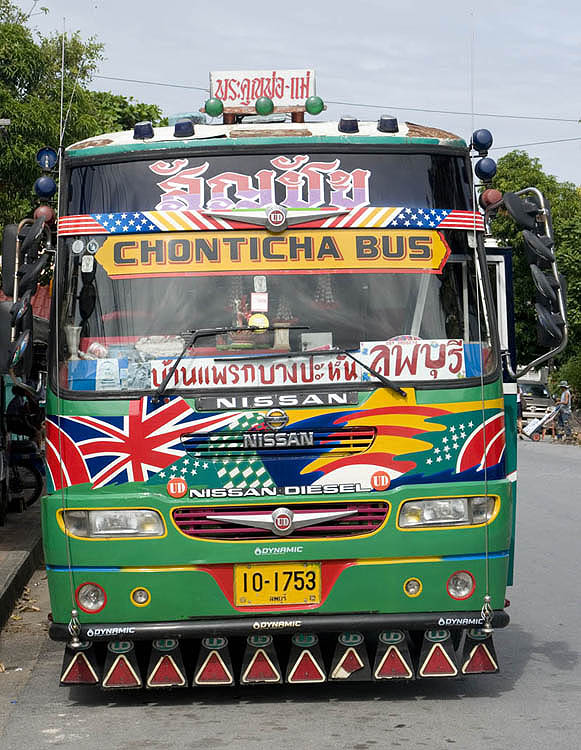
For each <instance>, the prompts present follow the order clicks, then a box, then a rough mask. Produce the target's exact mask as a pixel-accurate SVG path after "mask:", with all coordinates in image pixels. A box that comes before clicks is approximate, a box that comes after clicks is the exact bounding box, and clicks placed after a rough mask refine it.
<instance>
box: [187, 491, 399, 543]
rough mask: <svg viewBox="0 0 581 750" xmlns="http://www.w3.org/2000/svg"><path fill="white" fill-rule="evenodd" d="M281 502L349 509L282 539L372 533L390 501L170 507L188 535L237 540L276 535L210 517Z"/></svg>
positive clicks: (313, 508) (267, 507)
mask: <svg viewBox="0 0 581 750" xmlns="http://www.w3.org/2000/svg"><path fill="white" fill-rule="evenodd" d="M282 506H285V507H288V508H290V509H292V510H293V512H295V513H296V512H297V511H301V510H304V511H324V512H326V513H327V512H329V513H332V512H334V511H336V512H345V511H347V512H349V513H350V515H349V516H347V517H345V518H339V519H334V520H332V521H324V522H318V523H314V524H313V525H312V526H306V527H303V528H299V529H295V531H293V532H292V533H291V534H289V535H288V536H285V537H284V539H292V538H293V537H301V538H312V539H328V538H337V537H350V536H359V535H362V534H372V533H373V532H374V531H377V529H378V528H379V527H380V526H381V525H382V524H383V522H384V521H385V519H386V518H387V515H388V513H389V503H386V502H337V503H316V504H315V503H287V504H286V505H285V503H284V500H283V499H282V498H281V502H280V503H277V504H268V505H263V504H259V505H244V506H241V505H222V506H217V505H212V506H203V507H194V506H188V507H184V506H182V507H179V508H174V510H173V511H172V515H173V520H174V522H175V524H176V526H177V527H178V529H179V530H180V531H181V532H182V533H184V534H186V535H187V536H190V537H196V538H198V539H208V540H213V539H219V540H221V541H227V540H231V541H240V540H248V541H253V540H258V539H278V540H279V541H280V540H281V539H282V538H283V537H280V536H276V535H275V534H274V533H273V532H271V531H269V530H267V529H259V528H256V527H253V526H240V525H238V524H234V523H230V522H228V521H218V520H215V519H210V518H208V516H209V515H210V516H214V515H219V514H226V513H236V515H237V516H244V515H248V516H252V515H254V514H256V513H261V512H269V513H271V512H272V511H274V510H276V509H277V508H280V507H282Z"/></svg>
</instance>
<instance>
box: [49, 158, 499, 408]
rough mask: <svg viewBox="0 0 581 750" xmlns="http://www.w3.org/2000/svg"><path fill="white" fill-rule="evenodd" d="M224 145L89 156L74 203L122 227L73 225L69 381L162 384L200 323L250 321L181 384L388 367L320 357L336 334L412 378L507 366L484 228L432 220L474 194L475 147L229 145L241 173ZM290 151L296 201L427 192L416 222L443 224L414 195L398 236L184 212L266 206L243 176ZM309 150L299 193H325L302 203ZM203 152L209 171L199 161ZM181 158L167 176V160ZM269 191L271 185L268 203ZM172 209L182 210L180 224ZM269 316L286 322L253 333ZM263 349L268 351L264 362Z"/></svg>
mask: <svg viewBox="0 0 581 750" xmlns="http://www.w3.org/2000/svg"><path fill="white" fill-rule="evenodd" d="M224 158H225V157H213V158H212V159H205V160H200V159H198V160H193V159H190V160H189V161H188V160H187V159H182V160H181V161H180V160H173V161H164V162H160V161H153V162H143V161H135V162H129V163H123V164H106V165H98V166H83V167H78V168H76V169H74V170H73V171H72V175H71V178H70V186H71V189H70V205H69V212H70V215H76V214H82V215H88V214H90V215H91V216H92V217H94V218H93V219H92V220H93V221H100V222H101V224H102V225H105V224H107V225H108V224H113V225H114V230H115V232H116V233H115V234H113V235H109V236H107V235H106V234H105V233H102V234H97V233H96V234H94V235H86V234H85V235H83V236H82V237H81V236H75V235H70V236H68V237H66V238H65V239H64V241H63V243H62V246H61V251H62V254H61V257H62V258H64V262H62V264H61V274H60V279H59V281H60V304H59V310H60V316H61V326H60V329H59V330H62V331H64V336H61V341H60V347H59V382H60V385H61V387H63V388H65V389H68V390H72V391H78V392H79V395H81V394H82V393H87V395H88V397H90V396H91V395H92V394H94V393H95V392H105V393H107V392H109V393H123V392H126V393H129V392H131V393H135V392H148V391H154V390H155V389H156V388H157V387H159V385H160V383H161V382H162V381H163V378H164V376H165V374H166V373H167V371H168V368H169V367H170V366H171V363H172V361H173V360H174V359H175V358H176V357H177V356H178V355H179V354H180V353H181V351H182V349H183V347H184V344H185V341H186V340H187V338H188V332H190V331H193V330H197V329H200V328H216V327H237V328H247V329H248V330H242V331H233V332H229V333H225V334H222V335H218V336H214V337H204V338H203V339H200V340H198V341H197V342H196V345H195V348H193V349H191V350H190V351H188V352H187V353H186V355H185V357H184V358H183V361H182V362H180V366H179V367H178V368H177V370H176V374H175V377H174V378H172V381H171V382H170V383H169V384H168V390H169V391H171V390H172V389H179V390H186V391H194V392H198V391H206V390H215V389H228V390H239V389H248V388H265V387H277V386H278V387H280V386H285V387H294V386H301V387H304V386H315V385H316V386H317V387H319V386H330V385H333V384H345V383H350V382H353V383H359V384H362V383H365V382H366V381H369V383H372V382H373V378H372V377H371V376H369V373H368V372H366V371H365V369H364V368H361V367H358V365H357V364H356V363H355V362H353V361H351V360H348V359H347V358H345V357H344V356H341V355H340V354H332V353H331V351H330V354H329V357H314V356H313V355H312V353H313V352H322V351H325V350H334V349H348V350H350V351H353V352H358V356H360V357H362V358H363V360H364V361H365V363H366V364H367V365H369V366H371V367H373V368H374V369H375V370H376V371H377V372H379V373H381V374H383V375H385V376H386V377H388V378H392V379H395V380H397V381H399V382H403V383H405V382H408V381H409V382H433V381H435V380H438V381H443V382H445V381H457V380H458V379H464V378H470V377H476V376H479V375H488V374H490V373H491V372H493V371H494V370H495V368H496V355H495V353H494V351H493V347H492V336H491V331H490V329H489V317H490V316H489V314H488V311H487V306H486V300H485V298H484V290H483V285H482V283H479V278H480V277H479V272H478V269H477V268H476V267H475V263H474V250H473V249H471V248H470V246H469V236H468V234H469V233H468V232H467V231H466V230H463V229H458V228H454V229H445V230H441V231H437V232H436V231H433V230H432V229H431V227H430V220H431V221H432V225H434V226H435V225H436V222H435V220H437V219H438V218H439V217H441V216H443V215H444V212H443V211H442V210H441V209H442V208H443V206H444V205H447V207H448V209H460V210H466V209H467V208H468V203H467V193H466V190H465V188H464V185H465V181H464V179H463V178H464V166H463V160H462V159H460V158H455V157H446V158H444V157H442V156H437V157H436V156H435V155H420V154H418V155H416V157H415V158H414V157H413V156H412V157H411V161H410V156H409V155H408V156H406V161H405V164H406V165H408V170H407V171H405V170H404V169H403V165H404V160H403V158H402V157H401V156H400V155H397V154H383V155H381V158H379V157H378V155H373V156H372V155H368V154H363V155H361V154H359V155H358V156H357V159H356V160H355V157H354V156H353V155H349V154H345V155H341V159H339V158H337V157H336V156H335V157H333V156H332V155H331V154H317V155H316V160H317V161H316V162H315V161H314V159H315V156H312V160H311V161H310V162H309V161H308V157H305V156H301V157H298V156H285V157H277V158H276V159H272V158H270V157H268V156H263V157H261V158H259V157H256V156H254V157H249V156H243V157H236V158H229V160H228V165H229V167H230V171H228V172H227V173H226V172H224V166H225V163H224V161H223V159H224ZM220 160H222V161H220ZM299 160H302V161H300V162H299ZM305 160H307V161H305ZM178 161H179V163H177V162H178ZM200 162H202V163H201V164H200ZM410 163H411V164H412V168H411V171H410V169H409V164H410ZM273 164H274V165H275V166H276V168H277V169H279V170H282V171H283V174H282V175H278V177H276V178H274V177H273V185H272V191H273V192H272V195H271V196H270V197H271V198H273V199H274V200H275V201H277V202H278V203H277V204H278V205H281V206H285V207H286V208H287V210H288V211H289V215H290V214H291V212H292V211H293V210H295V211H297V210H308V206H309V205H310V206H311V207H313V208H318V207H319V206H320V205H321V204H322V205H323V206H324V207H325V208H327V207H334V208H336V209H338V210H341V211H343V212H345V213H347V212H348V211H350V210H352V209H351V208H350V207H349V206H348V205H347V202H348V200H354V199H355V198H354V195H355V189H356V183H358V184H359V186H360V188H361V190H362V191H363V193H362V194H361V195H360V196H359V197H358V200H359V199H364V200H365V201H366V202H367V203H371V205H374V206H382V207H383V211H384V214H385V215H386V216H387V215H388V214H387V213H386V212H388V211H389V210H392V211H393V210H395V209H390V208H389V207H394V206H395V207H402V206H405V205H406V204H407V205H408V206H409V205H416V206H417V205H421V206H423V207H424V208H422V209H417V210H416V212H415V214H414V211H413V210H412V209H406V210H408V211H409V214H408V215H409V217H410V219H411V217H412V216H413V218H414V220H415V221H416V223H415V224H412V227H413V229H418V228H420V227H421V226H422V224H421V223H419V222H420V220H424V217H425V226H426V227H427V229H426V230H425V231H424V230H422V231H421V232H419V233H418V232H415V234H414V232H413V231H410V230H408V228H407V226H406V220H407V218H406V217H407V216H408V215H406V214H405V211H403V209H402V213H401V219H400V222H399V225H398V224H397V223H394V224H393V225H391V226H394V227H397V226H399V227H401V229H398V230H397V232H396V231H395V230H392V232H391V233H389V234H388V233H384V234H381V233H377V231H374V230H373V229H371V230H367V229H366V230H365V232H362V231H361V230H357V229H352V228H350V227H349V226H347V227H337V228H333V229H326V228H324V227H323V228H321V227H320V226H319V227H317V228H316V229H313V230H309V229H305V228H301V229H297V230H293V228H292V227H290V228H288V230H287V232H286V233H285V234H277V235H273V236H272V235H270V234H269V233H268V232H266V231H256V230H255V228H254V229H250V227H248V226H245V225H244V224H239V225H236V226H235V230H236V231H234V232H233V231H232V228H231V227H230V228H229V229H230V231H222V232H220V231H216V230H217V229H218V227H213V231H200V227H195V228H196V229H197V230H198V231H193V232H188V231H183V230H184V229H185V228H186V227H185V226H184V223H183V222H184V221H185V220H186V218H187V217H194V218H195V217H196V216H198V214H197V213H194V211H197V210H198V209H200V208H201V209H203V210H205V211H207V212H208V213H207V214H203V216H211V215H212V212H214V213H215V214H218V213H219V211H220V210H231V209H232V208H235V209H238V210H240V204H242V206H243V208H244V207H245V208H246V210H250V205H249V204H251V203H252V201H256V200H257V198H256V195H254V194H251V191H250V188H249V186H248V185H246V187H247V188H248V189H247V190H246V192H244V191H242V189H241V179H240V178H241V175H243V174H246V175H247V174H249V173H251V174H253V182H252V184H258V183H260V182H261V181H262V183H263V184H266V183H267V179H266V177H265V175H264V174H260V173H261V172H265V171H268V170H267V169H261V167H266V166H269V165H270V166H271V167H272V166H273ZM305 164H307V166H309V165H310V167H311V168H312V171H311V173H310V177H309V178H307V177H305V176H304V174H303V178H304V179H303V183H304V184H303V185H302V188H301V190H300V191H299V192H300V200H301V201H302V204H308V205H301V206H300V207H297V206H296V205H295V206H293V205H292V204H293V202H294V203H295V204H296V203H297V200H296V198H297V194H293V193H292V190H291V187H292V184H293V179H294V176H296V174H297V170H298V167H299V166H300V167H301V169H302V171H303V172H304V170H305ZM293 165H294V167H293ZM329 165H330V166H329ZM338 166H340V167H341V169H340V170H339V169H338ZM202 167H204V169H203V173H204V176H203V179H202V177H200V174H199V173H195V174H194V172H195V170H198V172H199V170H200V169H201V168H202ZM283 167H286V168H287V169H286V172H284V170H283ZM291 167H293V169H294V171H293V169H291ZM234 168H236V169H237V170H239V171H237V172H234ZM176 170H177V171H176ZM188 170H189V171H190V174H189V176H188V175H186V176H185V177H184V172H186V171H188ZM220 170H222V171H220ZM325 170H326V171H325ZM348 170H349V171H348ZM172 171H173V172H174V173H175V174H174V175H173V176H171V175H170V177H165V179H163V177H164V175H163V174H162V173H164V172H165V174H166V175H167V174H168V173H170V172H172ZM270 171H271V172H273V174H274V172H275V170H272V169H271V170H270ZM338 171H340V172H341V175H339V176H337V174H336V173H337V172H338ZM356 173H357V174H356ZM362 173H365V174H364V175H363V176H362ZM208 175H210V176H208ZM225 175H227V177H226V176H225ZM291 175H294V176H293V177H292V178H291ZM313 175H315V176H314V177H313ZM332 175H335V182H333V181H332V180H331V179H330V176H332ZM345 175H348V176H349V175H350V177H345ZM382 175H383V177H384V179H381V176H382ZM271 176H272V175H271ZM283 177H284V178H285V179H284V180H283V179H282V178H283ZM315 177H316V178H317V179H318V178H320V180H319V182H318V183H317V179H315ZM339 177H341V179H342V180H343V181H345V180H347V181H348V182H349V180H350V189H349V190H342V191H341V190H339V188H338V186H339V185H340V179H339ZM323 178H324V179H323ZM196 180H202V182H198V183H196ZM309 180H310V182H309ZM257 181H258V182H257ZM295 182H296V181H295ZM218 183H219V187H216V186H217V185H218ZM307 183H309V184H308V185H307ZM184 184H185V185H186V187H187V190H186V189H183V188H184ZM316 184H318V185H319V187H320V191H319V194H318V200H315V199H314V197H313V190H314V186H316ZM194 188H196V190H194ZM140 191H141V192H140ZM148 191H149V192H148ZM196 191H197V192H196ZM281 191H282V192H281ZM241 195H245V196H246V197H245V198H242V197H241ZM292 196H294V197H292ZM267 197H268V196H267ZM315 197H316V196H315ZM266 200H267V198H266V197H264V196H262V198H260V203H261V204H263V203H264V202H265V201H266ZM196 201H197V203H196ZM252 205H254V207H255V208H256V207H257V204H256V203H254V204H252ZM399 210H400V209H398V211H399ZM178 211H181V212H183V213H182V214H181V215H178ZM103 212H108V213H107V214H105V215H104V214H103ZM430 212H431V215H430ZM180 216H181V217H183V218H179V217H180ZM162 220H163V221H165V222H173V225H172V226H166V227H163V226H161V225H160V222H161V221H162ZM215 221H218V219H215ZM146 222H148V223H147V225H146ZM152 222H156V223H155V225H154V224H152ZM180 222H181V223H180ZM409 223H410V222H409V221H408V225H409ZM115 225H117V226H115ZM371 226H373V225H371ZM107 228H108V227H105V229H107ZM192 228H194V227H192ZM145 229H147V230H148V231H147V233H145ZM154 230H156V231H154ZM158 230H159V231H158ZM264 326H270V328H273V329H275V330H268V331H256V330H250V328H257V327H258V328H260V327H264ZM288 352H304V355H305V356H304V361H302V358H300V359H299V360H298V361H297V360H296V359H293V360H292V361H291V360H289V359H288V357H287V358H286V360H285V354H287V353H288ZM250 354H252V355H253V356H252V357H250V356H249V355H250ZM264 354H268V355H269V356H268V358H264V361H263V362H262V363H261V362H260V357H261V355H264ZM277 354H280V359H277V358H276V357H275V356H274V355H277Z"/></svg>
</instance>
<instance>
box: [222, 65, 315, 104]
mask: <svg viewBox="0 0 581 750" xmlns="http://www.w3.org/2000/svg"><path fill="white" fill-rule="evenodd" d="M314 95H315V71H314V70H242V71H241V70H220V71H212V72H211V73H210V96H211V97H216V98H217V99H220V100H221V101H222V103H223V105H224V111H225V112H232V113H234V114H255V112H256V110H255V108H254V105H255V103H256V100H257V99H259V98H260V97H261V96H267V97H268V98H269V99H272V101H273V103H274V111H275V112H304V110H305V101H306V100H307V99H308V98H309V96H314Z"/></svg>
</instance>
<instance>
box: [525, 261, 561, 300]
mask: <svg viewBox="0 0 581 750" xmlns="http://www.w3.org/2000/svg"><path fill="white" fill-rule="evenodd" d="M531 274H532V276H533V281H534V283H535V286H536V288H537V291H538V293H539V294H540V295H541V297H544V298H545V299H546V300H548V301H549V302H553V303H554V302H556V301H557V295H556V294H555V289H556V288H558V287H559V284H558V282H556V281H555V279H551V278H550V277H549V276H547V275H546V274H544V273H543V272H542V271H541V269H540V268H539V267H538V266H535V265H531Z"/></svg>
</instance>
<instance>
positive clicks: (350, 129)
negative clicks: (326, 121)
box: [338, 115, 359, 133]
mask: <svg viewBox="0 0 581 750" xmlns="http://www.w3.org/2000/svg"><path fill="white" fill-rule="evenodd" d="M338 128H339V132H340V133H358V132H359V121H358V120H357V118H356V117H353V116H352V115H343V117H342V118H341V119H340V120H339V126H338Z"/></svg>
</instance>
